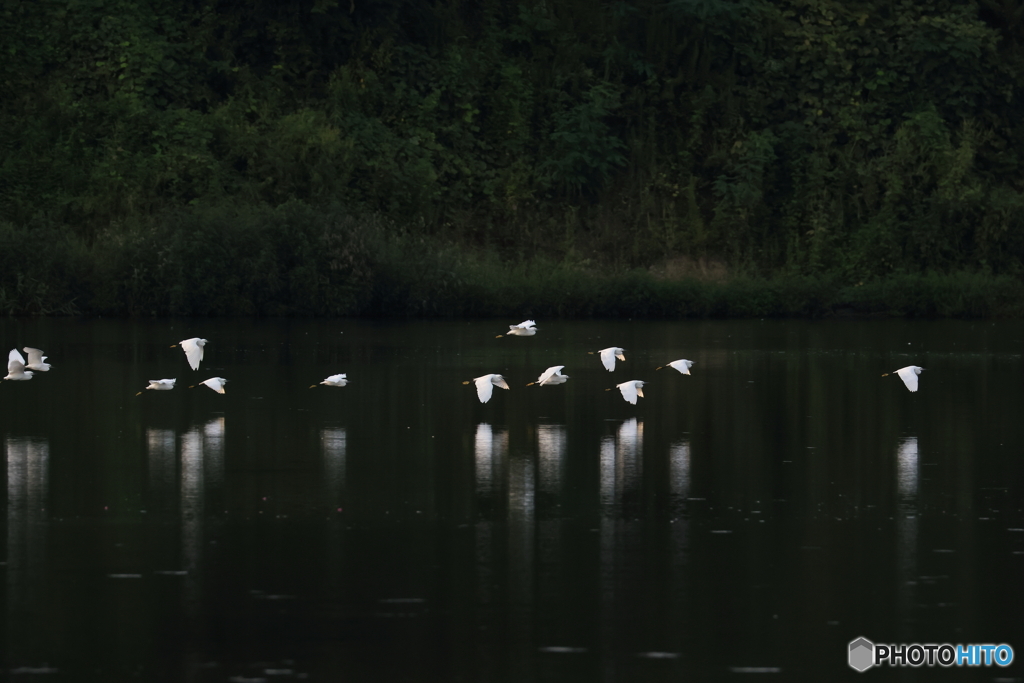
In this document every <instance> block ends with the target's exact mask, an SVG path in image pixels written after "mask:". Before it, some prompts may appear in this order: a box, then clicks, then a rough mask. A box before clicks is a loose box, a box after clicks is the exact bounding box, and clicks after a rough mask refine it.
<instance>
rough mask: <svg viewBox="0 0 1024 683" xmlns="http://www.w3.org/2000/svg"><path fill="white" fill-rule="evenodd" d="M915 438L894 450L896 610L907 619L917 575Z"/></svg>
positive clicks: (916, 449) (918, 478)
mask: <svg viewBox="0 0 1024 683" xmlns="http://www.w3.org/2000/svg"><path fill="white" fill-rule="evenodd" d="M918 460H919V458H918V448H917V437H916V436H911V437H908V438H906V439H903V441H901V442H900V445H899V447H898V448H897V450H896V488H897V491H898V493H899V504H898V506H897V517H896V543H897V551H896V552H897V553H898V557H899V582H898V585H899V589H898V590H899V596H900V597H899V608H900V613H901V614H902V615H903V616H904V618H909V616H910V613H911V610H912V608H913V596H914V585H915V577H916V576H917V532H918V515H917V487H918V482H919V481H920V468H919V464H918Z"/></svg>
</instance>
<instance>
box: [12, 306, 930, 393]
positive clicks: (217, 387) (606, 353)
mask: <svg viewBox="0 0 1024 683" xmlns="http://www.w3.org/2000/svg"><path fill="white" fill-rule="evenodd" d="M537 330H538V328H537V323H536V321H534V320H526V321H524V322H521V323H519V324H518V325H509V330H508V332H506V333H505V334H499V335H498V337H499V338H500V337H532V336H534V335H535V334H537ZM206 343H207V341H206V340H205V339H201V338H199V337H193V338H192V339H184V340H182V341H180V342H178V343H177V344H172V345H171V348H174V347H176V346H180V347H181V350H182V351H184V352H185V358H186V359H187V360H188V364H189V367H191V368H192V369H193V370H198V369H199V363H200V362H201V361H202V360H203V348H204V347H205V346H206ZM22 350H23V351H24V352H25V353H26V354H28V361H26V360H25V357H24V356H22V355H21V353H20V352H19V351H18V349H11V353H10V355H9V356H8V360H7V376H6V377H4V379H7V380H30V379H32V375H33V373H35V372H48V371H49V370H50V364H49V363H47V362H46V358H47V357H46V356H44V355H43V352H42V351H41V350H39V349H34V348H31V347H28V346H26V347H25V348H23V349H22ZM588 353H590V354H598V355H599V356H600V357H601V364H602V365H604V368H605V370H607V371H608V372H613V371H614V370H615V361H616V360H620V361H625V360H626V352H625V350H624V349H621V348H619V347H618V346H609V347H608V348H606V349H601V350H600V351H589V352H588ZM564 367H565V366H564V365H554V366H552V367H550V368H548V369H547V370H545V371H544V372H542V373H541V375H540V377H538V378H537V381H536V382H530V383H529V384H527V385H526V386H528V387H529V386H533V385H535V384H536V385H537V386H542V387H543V386H553V385H556V384H565V383H566V382H567V381H568V380H569V375H563V374H562V369H563V368H564ZM691 367H693V361H692V360H687V359H685V358H680V359H679V360H674V361H672V362H670V363H666V364H665V365H662V366H659V367H656V368H655V370H661V369H663V368H672V369H673V370H677V371H678V372H680V373H682V374H684V375H689V374H690V368H691ZM922 370H924V368H922V367H918V366H917V365H908V366H907V367H905V368H900V369H899V370H895V371H893V372H892V373H888V372H887V373H885V374H884V375H882V377H888V376H889V375H890V374H895V375H898V376H899V378H900V379H901V380H903V383H904V384H905V385H906V386H907V389H909V390H910V391H917V384H918V376H919V375H920V374H921V371H922ZM177 381H178V380H177V378H175V379H151V380H149V386H147V387H146V388H145V389H143V391H145V390H146V389H152V390H154V391H169V390H170V389H173V388H174V384H175V382H177ZM226 383H227V380H226V379H224V378H223V377H211V378H210V379H208V380H205V381H203V382H199V384H193V385H191V386H190V387H189V389H194V388H195V387H197V386H199V385H205V386H207V387H209V388H210V389H213V390H214V391H216V392H217V393H218V394H223V393H224V385H225V384H226ZM320 384H323V385H325V386H329V387H343V386H345V385H346V384H348V377H347V375H345V374H344V373H343V374H339V375H331V376H330V377H328V378H326V379H325V380H324V381H322V382H320ZM463 384H475V385H476V395H477V397H478V398H479V399H480V402H481V403H487V402H488V401H490V400H491V396H492V395H493V393H494V387H500V388H502V389H508V388H509V387H508V382H506V381H505V378H504V377H503V376H501V375H499V374H497V373H491V374H488V375H481V376H480V377H474V378H473V379H472V380H466V381H465V382H463ZM317 386H319V385H318V384H314V385H312V386H310V387H309V388H310V389H313V388H315V387H317ZM615 388H616V389H618V390H619V392H620V393H621V394H622V398H623V399H625V400H626V401H627V402H628V403H632V404H633V405H636V401H637V399H638V398H643V397H644V382H643V380H639V379H631V380H628V381H625V382H622V383H621V384H616V385H615ZM607 391H611V389H610V388H609V389H607ZM142 393H143V392H142V391H140V392H139V393H137V394H135V395H136V396H141V395H142Z"/></svg>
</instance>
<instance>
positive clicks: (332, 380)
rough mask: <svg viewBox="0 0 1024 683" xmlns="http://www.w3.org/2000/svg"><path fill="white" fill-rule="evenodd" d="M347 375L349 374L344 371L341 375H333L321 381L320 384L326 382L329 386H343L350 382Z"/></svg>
mask: <svg viewBox="0 0 1024 683" xmlns="http://www.w3.org/2000/svg"><path fill="white" fill-rule="evenodd" d="M347 377H348V376H347V375H346V373H344V372H343V373H341V374H340V375H331V376H330V377H328V378H327V379H325V380H324V381H323V382H320V384H326V385H327V386H329V387H343V386H345V385H346V384H348V379H347Z"/></svg>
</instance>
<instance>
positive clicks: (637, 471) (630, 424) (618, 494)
mask: <svg viewBox="0 0 1024 683" xmlns="http://www.w3.org/2000/svg"><path fill="white" fill-rule="evenodd" d="M643 440H644V423H643V422H637V419H636V418H635V417H631V418H629V419H628V420H626V421H625V422H623V423H622V424H621V425H619V429H618V432H616V435H615V436H614V437H611V436H608V437H605V438H604V439H603V440H602V441H601V504H602V506H606V507H607V506H615V505H621V504H622V499H623V498H624V496H625V495H626V494H627V493H632V492H634V491H635V490H636V489H637V488H639V485H640V475H641V453H642V450H643V448H642V447H643ZM609 514H610V511H609Z"/></svg>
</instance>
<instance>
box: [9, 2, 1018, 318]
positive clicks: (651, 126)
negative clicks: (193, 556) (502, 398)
mask: <svg viewBox="0 0 1024 683" xmlns="http://www.w3.org/2000/svg"><path fill="white" fill-rule="evenodd" d="M0 51H2V53H3V58H2V59H0V250H2V251H0V267H2V270H0V311H2V312H33V311H36V312H106V313H117V314H125V313H129V314H150V313H158V314H159V313H176V314H177V313H181V314H207V313H208V314H223V313H230V312H236V313H246V312H253V313H262V314H282V313H294V314H352V313H417V314H432V313H433V314H438V313H440V314H474V313H481V312H488V313H491V312H495V313H496V312H498V311H497V310H495V307H497V308H499V309H501V310H517V311H524V312H525V311H526V310H527V309H529V310H530V311H535V312H536V313H535V314H536V315H539V314H540V311H544V312H547V313H550V314H562V315H587V314H595V315H597V314H603V315H608V314H629V313H634V314H638V315H645V314H646V315H680V314H697V315H714V314H736V313H739V314H752V315H765V314H811V315H814V314H821V313H825V312H829V311H834V310H839V309H842V310H884V311H897V312H907V313H919V314H993V313H1006V312H1009V311H1011V310H1016V309H1015V304H1013V303H1012V297H1013V296H1016V295H1017V293H1018V292H1019V290H1020V289H1021V278H1022V277H1024V267H1022V266H1024V118H1022V117H1020V115H1019V111H1020V105H1019V101H1020V98H1021V95H1022V94H1024V3H1022V2H1021V0H978V1H971V2H967V1H957V0H923V1H917V0H914V1H911V0H892V1H890V0H886V1H885V2H882V1H880V0H866V1H864V2H843V3H838V2H832V1H827V0H803V1H798V0H779V1H775V2H770V1H768V0H667V1H666V0H621V1H614V2H600V3H598V2H593V1H592V0H536V1H535V0H524V1H523V2H520V3H507V2H499V1H497V0H491V1H489V2H488V1H484V2H476V1H474V2H463V1H462V0H436V1H435V2H432V3H426V2H422V0H379V1H374V2H365V1H357V0H256V1H255V2H251V3H237V2H230V1H229V0H168V1H166V2H163V3H154V2H144V1H143V0H37V1H33V2H27V1H24V0H0ZM682 257H685V258H688V259H692V260H701V261H706V260H712V261H715V262H717V263H722V264H725V267H726V269H727V271H728V272H729V273H730V274H731V275H730V277H728V278H727V279H726V280H725V281H721V282H707V281H674V280H672V279H666V278H664V277H657V276H655V275H653V274H651V273H650V272H646V271H645V270H639V269H647V268H650V267H652V266H655V267H656V266H659V265H661V264H663V263H664V262H666V261H671V260H672V259H676V258H682ZM595 271H599V274H598V273H597V272H595ZM496 278H498V280H500V281H497V280H496ZM894 283H895V284H894ZM943 283H945V284H943ZM900 287H902V289H900ZM598 291H600V292H604V293H605V294H606V296H604V297H603V298H599V297H597V296H596V294H595V293H596V292H598ZM741 293H742V294H741ZM901 293H902V294H901ZM922 296H925V297H926V298H925V299H921V298H920V297H922ZM929 296H930V297H932V298H930V299H928V298H927V297H929ZM609 297H614V298H615V300H614V301H610V302H609V301H608V299H609ZM715 297H719V298H720V299H721V300H720V301H716V300H715ZM744 297H746V298H748V299H751V300H752V301H754V303H751V304H750V305H749V306H748V307H746V308H745V307H744V305H741V304H740V303H738V302H740V301H741V300H743V298H744ZM908 297H909V298H908ZM986 297H988V298H987V299H986ZM1007 297H1009V298H1007ZM905 299H906V300H905ZM910 299H913V301H911V300H910ZM602 301H604V303H602ZM516 302H519V303H521V306H520V307H519V308H515V307H514V306H513V304H515V303H516ZM723 302H732V303H723Z"/></svg>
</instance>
